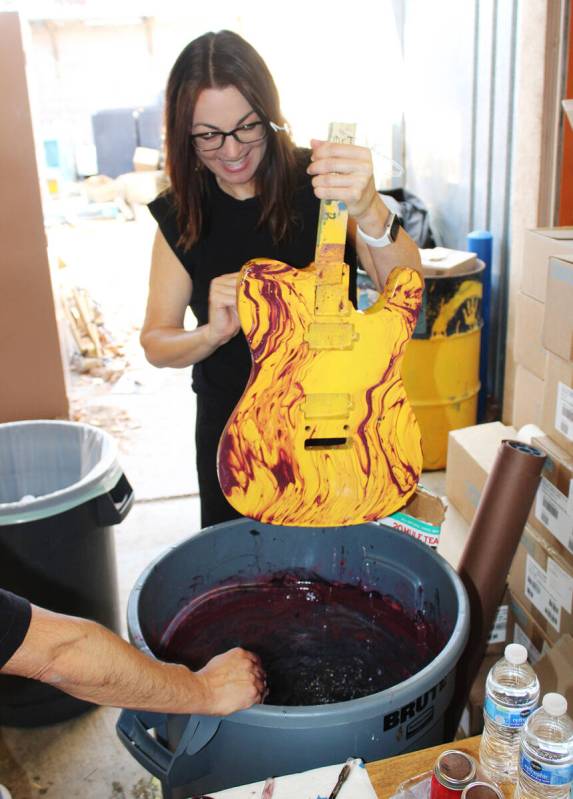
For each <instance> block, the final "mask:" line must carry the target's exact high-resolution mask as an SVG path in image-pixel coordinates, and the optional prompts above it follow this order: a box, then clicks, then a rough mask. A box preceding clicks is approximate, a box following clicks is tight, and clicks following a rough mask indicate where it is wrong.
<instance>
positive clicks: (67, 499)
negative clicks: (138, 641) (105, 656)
mask: <svg viewBox="0 0 573 799" xmlns="http://www.w3.org/2000/svg"><path fill="white" fill-rule="evenodd" d="M132 503H133V491H132V489H131V486H130V485H129V483H128V481H127V479H126V478H125V476H124V475H123V473H122V471H121V468H120V466H119V463H118V460H117V446H116V443H115V440H114V439H113V438H112V437H111V436H110V435H108V434H107V433H105V432H103V431H102V430H98V429H97V428H95V427H91V426H89V425H85V424H78V423H75V422H58V421H30V422H14V423H10V424H2V425H0V587H2V588H5V589H8V590H9V591H13V592H14V593H15V594H20V595H21V596H24V597H26V598H27V599H29V600H30V601H31V602H33V603H34V604H36V605H40V606H42V607H45V608H48V609H50V610H54V611H58V612H60V613H67V614H70V615H73V616H83V617H86V618H90V619H94V620H95V621H98V622H100V623H101V624H104V625H105V626H106V627H109V628H110V629H112V630H116V631H118V630H119V629H120V625H119V604H118V592H117V576H116V564H115V547H114V539H113V530H112V526H113V525H115V524H118V523H119V522H121V521H122V520H123V519H124V518H125V517H126V515H127V514H128V512H129V510H130V508H131V505H132ZM90 707H92V706H91V705H90V704H88V703H86V702H82V701H80V700H79V699H75V698H74V697H70V696H68V695H66V694H63V693H62V692H61V691H58V690H57V689H55V688H52V687H51V686H49V685H44V684H42V683H40V682H36V681H34V680H25V679H22V678H18V677H9V676H1V677H0V724H5V725H13V726H26V727H27V726H36V725H40V724H51V723H54V722H58V721H63V720H65V719H68V718H72V717H73V716H76V715H78V714H80V713H82V712H84V711H85V710H87V709H89V708H90Z"/></svg>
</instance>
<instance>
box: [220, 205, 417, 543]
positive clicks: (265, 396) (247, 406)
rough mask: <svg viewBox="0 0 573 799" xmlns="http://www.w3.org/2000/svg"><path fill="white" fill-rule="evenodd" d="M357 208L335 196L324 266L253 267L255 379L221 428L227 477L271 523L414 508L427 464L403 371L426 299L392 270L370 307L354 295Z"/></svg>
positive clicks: (248, 271) (243, 285) (324, 221)
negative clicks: (351, 217)
mask: <svg viewBox="0 0 573 799" xmlns="http://www.w3.org/2000/svg"><path fill="white" fill-rule="evenodd" d="M345 238H346V211H345V206H344V205H343V203H338V202H336V201H334V202H331V201H323V203H322V204H321V214H320V221H319V233H318V241H317V251H316V256H315V262H314V263H313V264H311V265H310V266H309V267H307V268H306V269H295V268H293V267H291V266H288V265H287V264H283V263H280V262H278V261H270V260H268V259H263V258H257V259H254V260H252V261H249V262H248V263H246V264H245V265H244V267H243V269H242V272H241V277H240V281H239V290H238V308H239V318H240V322H241V327H242V329H243V331H244V333H245V336H246V339H247V342H248V344H249V347H250V350H251V356H252V368H251V375H250V378H249V381H248V384H247V387H246V389H245V391H244V393H243V396H242V397H241V399H240V401H239V404H238V405H237V407H236V408H235V410H234V412H233V413H232V415H231V418H230V419H229V421H228V423H227V426H226V428H225V430H224V432H223V435H222V436H221V440H220V443H219V451H218V473H219V482H220V484H221V488H222V490H223V493H224V494H225V496H226V497H227V500H228V501H229V503H230V504H231V505H232V506H233V507H234V508H235V509H236V510H237V511H238V512H239V513H241V514H242V515H243V516H249V517H251V518H253V519H257V520H259V521H261V522H265V523H271V524H279V525H287V526H288V525H291V526H293V525H295V526H307V527H329V526H342V525H350V524H359V523H361V522H365V521H373V520H376V519H380V518H383V517H384V516H387V515H389V514H391V513H393V512H394V511H396V510H398V509H399V508H400V507H402V506H403V505H404V504H405V503H406V502H407V500H408V499H409V498H410V496H411V495H412V494H413V493H414V491H415V490H416V486H417V483H418V480H419V476H420V473H421V470H422V451H421V443H420V430H419V427H418V424H417V422H416V419H415V416H414V413H413V411H412V408H411V407H410V405H409V403H408V400H407V397H406V393H405V390H404V386H403V383H402V380H401V375H400V365H401V361H402V358H403V356H404V351H405V347H406V345H407V343H408V341H409V340H410V338H411V336H412V334H413V332H414V328H415V326H416V320H417V317H418V312H419V309H420V306H421V302H422V289H423V284H422V278H421V277H420V275H419V274H418V273H417V272H416V271H415V270H413V269H410V268H397V269H394V270H393V272H392V273H391V274H390V276H389V278H388V280H387V282H386V286H385V288H384V291H383V293H382V295H381V296H380V298H379V299H378V301H377V302H376V303H375V304H374V305H373V306H372V307H370V308H368V309H367V310H366V311H357V310H356V309H354V307H353V306H352V304H351V303H350V301H349V299H348V283H349V268H348V266H347V265H346V264H345V263H343V261H342V258H343V253H344V242H345Z"/></svg>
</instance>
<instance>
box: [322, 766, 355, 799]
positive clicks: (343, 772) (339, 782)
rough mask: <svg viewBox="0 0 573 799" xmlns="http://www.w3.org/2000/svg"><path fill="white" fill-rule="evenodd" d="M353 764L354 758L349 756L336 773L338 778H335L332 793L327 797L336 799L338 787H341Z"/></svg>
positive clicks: (338, 791)
mask: <svg viewBox="0 0 573 799" xmlns="http://www.w3.org/2000/svg"><path fill="white" fill-rule="evenodd" d="M353 765H354V758H352V757H349V758H348V760H347V761H346V763H345V764H344V766H343V767H342V770H341V772H340V774H339V775H338V779H337V780H336V785H335V786H334V788H333V789H332V793H331V794H330V796H329V797H328V799H336V797H337V796H338V794H339V793H340V789H341V788H342V786H343V785H344V783H345V782H346V780H347V779H348V777H349V776H350V772H351V771H352V766H353Z"/></svg>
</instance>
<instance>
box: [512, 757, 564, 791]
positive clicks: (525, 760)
mask: <svg viewBox="0 0 573 799" xmlns="http://www.w3.org/2000/svg"><path fill="white" fill-rule="evenodd" d="M519 766H520V768H521V770H522V771H523V773H524V774H527V776H528V777H531V779H532V780H535V782H540V783H542V784H543V785H568V784H569V783H570V782H572V781H573V764H570V765H568V766H551V765H549V764H547V763H543V764H542V763H540V762H539V761H538V760H532V759H531V758H530V757H527V755H524V754H523V752H522V753H521V754H520V757H519Z"/></svg>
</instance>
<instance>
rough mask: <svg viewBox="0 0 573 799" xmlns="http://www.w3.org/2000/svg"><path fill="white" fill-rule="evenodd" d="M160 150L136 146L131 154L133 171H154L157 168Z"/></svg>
mask: <svg viewBox="0 0 573 799" xmlns="http://www.w3.org/2000/svg"><path fill="white" fill-rule="evenodd" d="M159 158H160V152H159V150H156V149H155V148H153V147H136V148H135V152H134V154H133V169H134V171H135V172H147V171H155V170H157V169H159Z"/></svg>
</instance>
